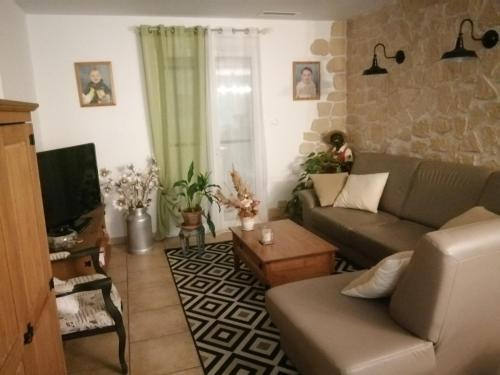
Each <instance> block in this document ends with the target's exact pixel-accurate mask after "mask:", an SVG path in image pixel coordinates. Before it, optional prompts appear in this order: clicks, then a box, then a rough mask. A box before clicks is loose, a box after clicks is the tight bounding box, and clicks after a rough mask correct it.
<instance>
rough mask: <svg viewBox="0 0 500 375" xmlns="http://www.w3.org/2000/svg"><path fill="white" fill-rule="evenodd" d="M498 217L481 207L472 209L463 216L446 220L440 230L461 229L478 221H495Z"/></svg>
mask: <svg viewBox="0 0 500 375" xmlns="http://www.w3.org/2000/svg"><path fill="white" fill-rule="evenodd" d="M497 218H498V215H497V214H495V213H493V212H491V211H488V210H487V209H486V208H484V207H482V206H477V207H472V208H471V209H470V210H467V211H465V212H464V213H463V214H461V215H458V216H456V217H454V218H453V219H450V220H448V221H447V222H446V223H445V224H444V225H443V226H442V227H441V228H440V229H449V228H455V227H461V226H462V225H467V224H472V223H477V222H479V221H484V220H491V219H497Z"/></svg>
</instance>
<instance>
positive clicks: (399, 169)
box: [351, 152, 422, 216]
mask: <svg viewBox="0 0 500 375" xmlns="http://www.w3.org/2000/svg"><path fill="white" fill-rule="evenodd" d="M421 161H422V160H421V159H417V158H410V157H407V156H397V155H389V154H378V153H368V152H361V153H356V155H355V159H354V164H353V166H352V170H351V173H353V174H369V173H382V172H389V178H388V180H387V184H386V185H385V189H384V193H383V194H382V198H381V199H380V204H379V207H380V209H381V210H382V211H386V212H389V213H391V214H393V215H396V216H399V215H400V214H401V210H402V208H403V204H404V201H405V198H406V196H407V195H408V191H409V190H410V186H411V180H412V176H413V174H414V173H415V171H416V169H417V167H418V165H419V164H420V162H421Z"/></svg>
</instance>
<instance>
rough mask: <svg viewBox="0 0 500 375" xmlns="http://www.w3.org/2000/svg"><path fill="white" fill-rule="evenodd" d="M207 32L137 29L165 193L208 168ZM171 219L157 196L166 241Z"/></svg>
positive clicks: (159, 234) (160, 230) (161, 197)
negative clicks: (192, 166)
mask: <svg viewBox="0 0 500 375" xmlns="http://www.w3.org/2000/svg"><path fill="white" fill-rule="evenodd" d="M205 33H206V29H204V28H201V27H193V28H186V27H164V26H155V27H152V26H141V27H140V28H139V34H140V41H141V46H142V55H143V61H144V72H145V79H146V91H147V99H148V108H149V123H150V127H151V134H152V139H153V148H154V153H155V157H156V159H157V160H158V165H159V167H160V180H161V183H162V184H163V186H165V187H166V188H169V187H171V186H172V184H173V183H174V182H175V181H177V180H179V179H180V178H182V177H183V176H184V174H186V173H187V170H188V167H189V164H190V163H191V161H194V163H195V167H196V169H197V170H205V169H206V167H207V145H206V138H207V131H206V118H207V115H206V111H207V109H206V100H207V99H206V82H207V77H206V59H205V53H206V49H205V47H206V38H205ZM170 221H171V214H170V212H169V210H168V206H167V199H166V196H165V195H162V194H158V202H157V228H158V229H157V237H158V238H164V237H165V236H166V235H167V234H168V232H169V227H170Z"/></svg>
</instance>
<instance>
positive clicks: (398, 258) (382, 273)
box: [342, 251, 413, 298]
mask: <svg viewBox="0 0 500 375" xmlns="http://www.w3.org/2000/svg"><path fill="white" fill-rule="evenodd" d="M412 255H413V251H400V252H397V253H396V254H393V255H391V256H388V257H386V258H384V259H382V260H381V261H380V262H378V263H377V264H376V265H375V266H373V267H372V268H370V269H369V270H368V271H366V272H365V273H363V274H362V275H360V276H359V277H357V278H356V279H354V280H353V281H351V282H350V283H349V284H348V285H347V286H346V287H345V288H344V289H342V294H343V295H345V296H351V297H358V298H382V297H389V296H390V295H391V294H392V292H394V289H395V288H396V285H397V284H398V281H399V279H400V278H401V275H402V274H403V272H404V271H405V270H406V267H408V263H410V259H411V257H412Z"/></svg>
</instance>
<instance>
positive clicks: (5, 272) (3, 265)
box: [0, 203, 23, 375]
mask: <svg viewBox="0 0 500 375" xmlns="http://www.w3.org/2000/svg"><path fill="white" fill-rule="evenodd" d="M0 204H1V203H0ZM8 248H9V247H8V245H7V244H6V243H5V238H4V235H3V230H2V226H1V225H0V317H1V319H0V374H1V375H7V374H13V373H16V372H17V370H16V369H17V368H18V367H19V365H20V361H21V359H22V352H23V341H22V337H23V336H22V332H21V324H20V323H19V322H18V320H17V312H16V309H15V300H14V290H15V289H14V287H15V282H13V280H12V278H11V271H10V270H9V267H8V265H7V250H8ZM21 366H22V364H21Z"/></svg>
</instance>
